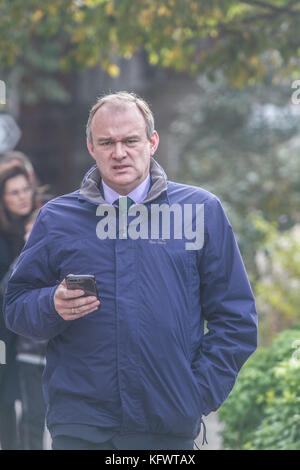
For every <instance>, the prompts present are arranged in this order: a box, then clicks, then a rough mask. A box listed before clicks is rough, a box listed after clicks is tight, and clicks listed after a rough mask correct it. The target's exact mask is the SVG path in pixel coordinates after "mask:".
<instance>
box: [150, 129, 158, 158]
mask: <svg viewBox="0 0 300 470" xmlns="http://www.w3.org/2000/svg"><path fill="white" fill-rule="evenodd" d="M158 144H159V135H158V133H157V132H156V131H154V132H153V134H152V137H151V139H150V152H151V157H153V155H154V154H155V152H156V150H157V147H158Z"/></svg>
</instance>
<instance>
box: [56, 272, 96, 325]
mask: <svg viewBox="0 0 300 470" xmlns="http://www.w3.org/2000/svg"><path fill="white" fill-rule="evenodd" d="M83 294H84V291H83V290H81V289H74V290H71V289H67V286H66V282H65V280H63V281H62V282H61V283H60V284H59V286H58V287H57V289H56V291H55V294H54V298H53V300H54V306H55V309H56V311H57V313H58V314H59V315H60V316H61V317H62V318H63V319H64V320H76V319H77V318H80V317H83V316H84V315H87V314H88V313H91V312H94V311H95V310H97V309H98V308H99V305H100V301H99V299H97V297H95V296H89V297H82V295H83Z"/></svg>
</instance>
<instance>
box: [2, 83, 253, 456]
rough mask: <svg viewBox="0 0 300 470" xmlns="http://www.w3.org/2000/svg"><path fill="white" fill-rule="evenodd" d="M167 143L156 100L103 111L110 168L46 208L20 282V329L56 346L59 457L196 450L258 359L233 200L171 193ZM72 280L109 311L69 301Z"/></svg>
mask: <svg viewBox="0 0 300 470" xmlns="http://www.w3.org/2000/svg"><path fill="white" fill-rule="evenodd" d="M158 144H159V137H158V134H157V132H156V131H155V129H154V121H153V116H152V113H151V111H150V109H149V107H148V105H147V104H146V103H145V101H143V100H142V99H140V98H139V97H137V96H136V95H134V94H129V93H125V92H119V93H115V94H110V95H107V96H105V97H103V98H101V99H99V100H98V101H97V103H96V104H95V105H94V107H93V108H92V109H91V111H90V116H89V120H88V124H87V146H88V150H89V152H90V154H91V156H92V158H93V159H94V160H95V163H96V164H95V165H94V167H92V168H91V170H90V171H89V172H88V173H87V175H86V176H85V178H84V180H83V183H82V186H81V188H80V189H79V190H77V191H74V192H73V193H71V194H67V195H64V196H61V197H58V198H56V199H54V200H52V201H50V202H49V203H47V204H46V205H45V206H44V207H43V208H42V209H41V211H40V214H39V216H38V219H37V221H36V224H35V226H34V228H33V230H32V233H31V236H30V238H29V240H28V242H27V244H26V246H25V247H24V250H23V252H22V254H21V256H20V258H19V262H18V264H17V266H16V268H15V271H14V273H13V275H12V277H11V279H10V282H9V287H8V290H7V294H6V298H5V319H6V323H7V326H8V327H9V328H10V329H12V330H13V331H15V332H16V333H18V334H21V335H24V336H27V337H32V338H41V339H47V340H48V341H49V343H48V350H47V366H46V370H45V373H44V384H43V386H44V395H45V399H46V403H47V425H48V428H49V430H50V432H51V435H52V439H53V448H54V449H192V448H193V440H194V439H195V438H196V437H197V435H198V433H199V431H200V427H201V422H202V416H203V415H207V414H209V413H210V412H211V411H214V410H216V409H217V408H218V407H219V406H220V405H221V404H222V402H223V401H224V400H225V399H226V397H227V396H228V394H229V393H230V391H231V389H232V387H233V386H234V383H235V381H236V378H237V374H238V371H239V370H240V368H241V366H242V365H243V363H244V362H245V361H246V360H247V358H248V357H249V356H250V354H251V353H253V351H254V350H255V348H256V344H257V319H256V317H257V315H256V309H255V302H254V298H253V294H252V291H251V288H250V285H249V282H248V279H247V274H246V272H245V268H244V265H243V261H242V259H241V256H240V252H239V249H238V246H237V244H236V240H235V237H234V234H233V231H232V227H231V225H230V223H229V221H228V219H227V217H226V215H225V213H224V211H223V208H222V206H221V204H220V201H219V200H218V198H217V197H216V196H214V195H213V194H211V193H209V192H208V191H205V190H203V189H201V188H197V187H192V186H187V185H184V184H178V183H174V182H171V181H168V180H167V177H166V174H165V172H164V171H163V169H162V168H161V167H160V165H159V164H158V163H157V162H156V161H155V160H154V158H152V157H153V155H154V153H155V152H156V149H157V147H158ZM127 206H128V207H129V206H130V208H129V209H128V212H127ZM70 273H73V274H93V275H94V276H95V278H96V281H97V287H98V291H99V298H96V297H95V296H88V297H82V293H83V292H82V291H80V290H75V291H72V290H68V289H67V287H66V282H65V278H66V276H67V275H68V274H70ZM205 321H206V327H207V331H206V333H205V334H204V322H205Z"/></svg>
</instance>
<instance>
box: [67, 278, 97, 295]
mask: <svg viewBox="0 0 300 470" xmlns="http://www.w3.org/2000/svg"><path fill="white" fill-rule="evenodd" d="M66 284H67V288H68V289H73V290H74V289H82V290H83V291H84V295H83V296H82V297H87V296H89V295H95V296H96V297H97V298H98V289H97V284H96V279H95V276H93V275H92V274H68V275H67V276H66Z"/></svg>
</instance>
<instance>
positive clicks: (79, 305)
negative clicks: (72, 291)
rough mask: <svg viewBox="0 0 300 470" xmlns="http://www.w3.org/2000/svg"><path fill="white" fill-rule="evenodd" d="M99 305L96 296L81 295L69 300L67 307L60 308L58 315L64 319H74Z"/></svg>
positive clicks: (96, 308)
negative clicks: (76, 298)
mask: <svg viewBox="0 0 300 470" xmlns="http://www.w3.org/2000/svg"><path fill="white" fill-rule="evenodd" d="M99 306H100V301H99V299H97V297H83V298H80V299H78V300H71V301H69V302H68V306H67V308H63V309H61V311H60V315H61V316H62V317H63V319H64V320H76V319H77V318H80V317H83V316H85V315H87V314H88V313H92V312H94V311H96V310H98V308H99Z"/></svg>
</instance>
